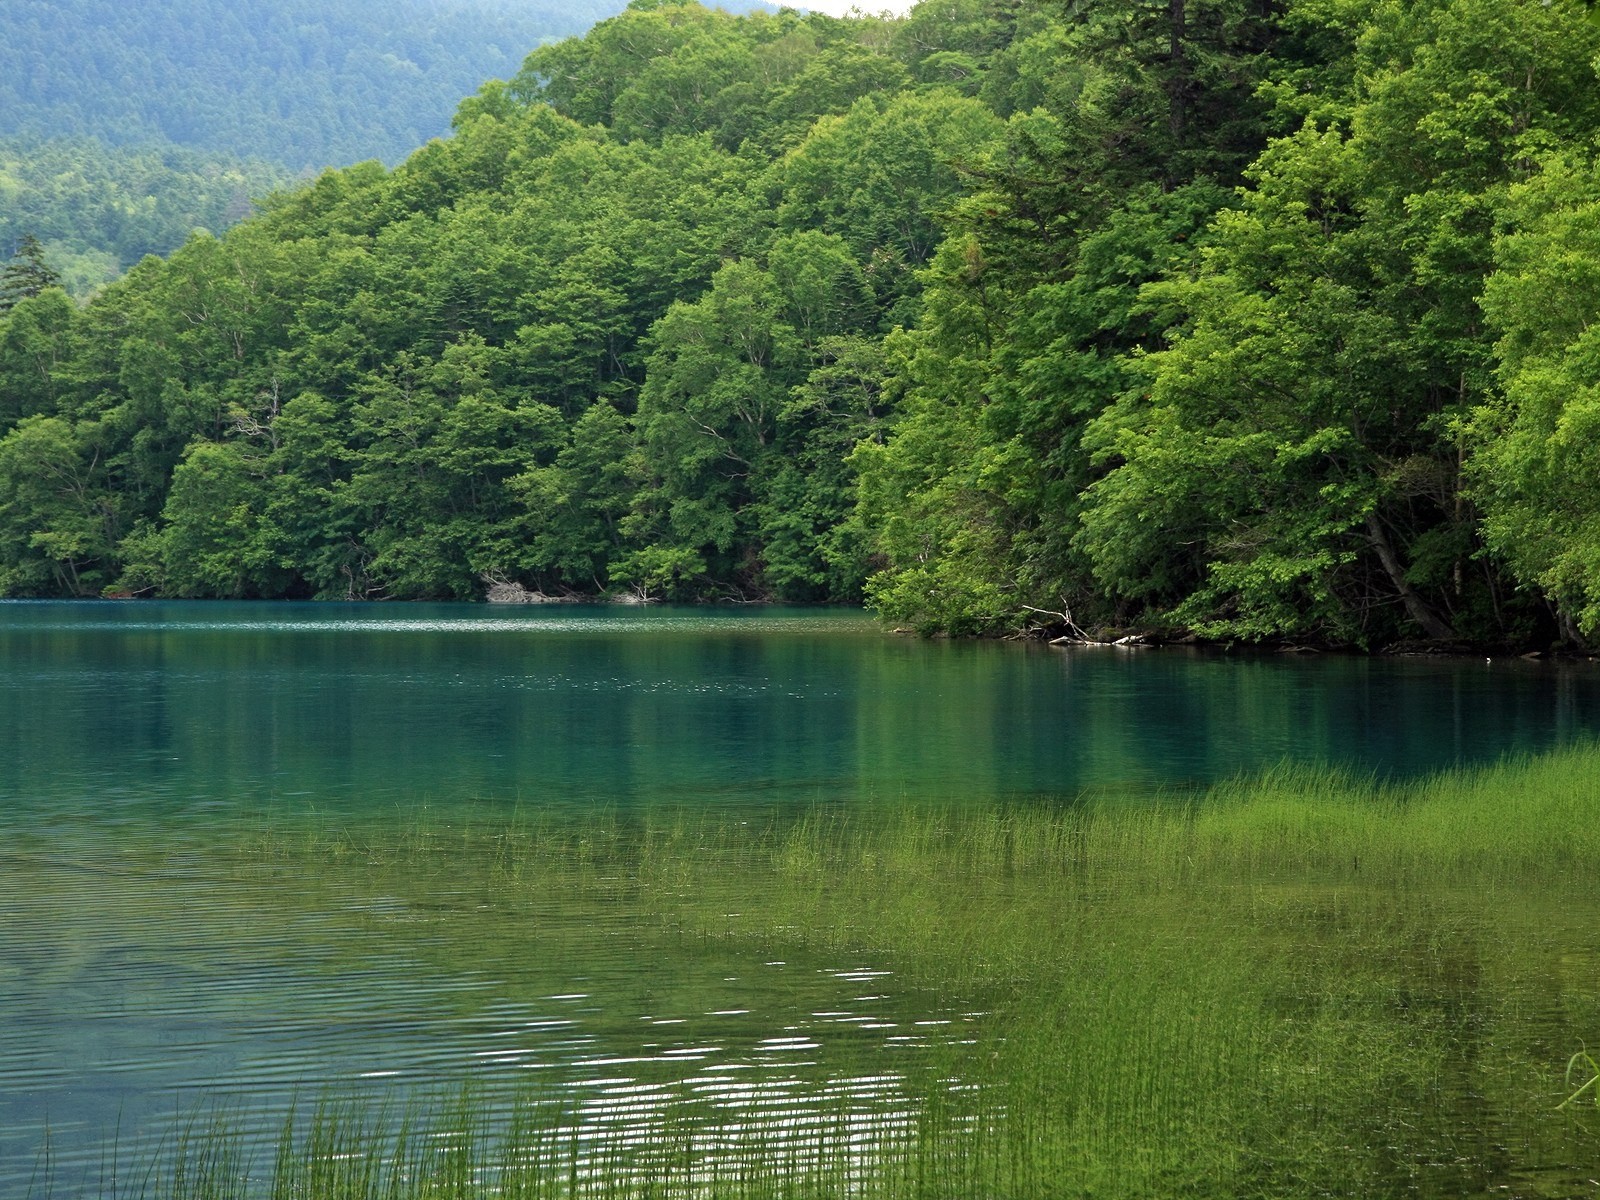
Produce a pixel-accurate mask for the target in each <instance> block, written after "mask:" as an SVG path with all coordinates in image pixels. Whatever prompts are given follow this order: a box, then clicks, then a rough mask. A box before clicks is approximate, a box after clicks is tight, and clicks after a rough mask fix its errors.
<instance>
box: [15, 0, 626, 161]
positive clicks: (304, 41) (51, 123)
mask: <svg viewBox="0 0 1600 1200" xmlns="http://www.w3.org/2000/svg"><path fill="white" fill-rule="evenodd" d="M620 7H621V4H620V3H616V2H615V0H559V2H554V3H552V2H550V0H529V2H527V3H521V2H517V0H147V2H145V3H140V4H128V3H126V2H125V0H6V2H5V4H4V5H0V136H7V135H17V134H25V135H30V136H32V137H36V138H40V137H42V138H56V137H76V138H83V137H89V138H94V139H96V140H99V141H102V142H105V143H107V144H108V145H113V146H125V145H161V144H169V143H170V144H174V145H178V146H183V147H186V148H189V149H193V150H201V151H205V152H208V153H212V154H228V155H237V156H241V157H251V158H257V159H263V160H267V161H271V162H274V163H281V164H283V165H284V166H286V167H288V168H289V169H290V170H291V171H304V170H316V169H319V168H321V167H324V166H330V165H340V164H345V163H350V162H356V161H359V160H362V159H367V158H380V159H383V160H384V161H386V162H390V163H393V162H397V161H399V160H400V159H401V158H403V157H404V156H405V155H406V154H408V153H410V152H411V151H412V150H414V149H415V148H416V147H417V146H419V145H421V144H422V143H423V142H425V141H427V140H428V139H429V138H431V137H435V136H437V135H439V134H442V133H444V132H446V131H447V130H448V128H449V121H450V116H451V114H452V113H453V112H454V110H455V106H456V104H457V102H458V101H459V100H460V99H461V97H463V96H466V95H469V94H471V93H472V92H474V91H476V90H477V88H478V86H479V85H480V84H481V83H482V82H483V81H484V80H485V79H488V78H491V77H499V76H505V75H509V74H512V73H514V72H515V71H516V70H517V68H518V67H519V66H520V65H521V63H522V60H523V58H524V57H525V56H526V55H527V53H528V52H529V51H530V50H532V49H534V48H535V47H536V46H537V45H539V44H540V43H541V42H544V41H549V40H552V39H555V38H560V37H565V36H567V35H569V34H576V33H581V32H583V31H584V30H585V29H587V28H588V27H589V26H590V25H592V24H593V23H594V22H595V21H597V20H599V19H601V18H602V17H605V16H608V15H610V14H611V13H612V12H614V11H616V10H617V9H619V8H620Z"/></svg>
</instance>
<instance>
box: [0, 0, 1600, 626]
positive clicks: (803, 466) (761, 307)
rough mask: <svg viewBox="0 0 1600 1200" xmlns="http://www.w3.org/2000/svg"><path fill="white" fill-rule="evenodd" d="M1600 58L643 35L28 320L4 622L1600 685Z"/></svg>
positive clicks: (6, 359)
mask: <svg viewBox="0 0 1600 1200" xmlns="http://www.w3.org/2000/svg"><path fill="white" fill-rule="evenodd" d="M1597 55H1600V26H1597V24H1596V23H1595V21H1594V20H1592V19H1591V14H1590V12H1589V9H1588V6H1587V4H1586V3H1584V0H1551V2H1550V3H1544V2H1543V0H1512V2H1511V3H1500V2H1491V0H1293V2H1288V0H1285V2H1278V0H1171V3H1169V4H1167V5H1164V6H1160V7H1152V6H1149V5H1144V4H1137V3H1134V2H1133V0H1093V2H1088V0H1085V2H1081V3H1073V4H1070V5H1067V6H1065V7H1061V6H1056V5H1046V4H1039V3H1035V2H1033V0H1018V2H1016V3H997V2H993V0H954V2H952V3H947V4H940V5H933V4H925V5H923V6H921V7H918V8H916V9H914V10H912V12H911V13H910V15H908V16H907V17H905V18H903V19H885V18H869V17H857V18H851V19H848V20H836V19H832V18H828V17H822V16H815V15H813V16H802V15H799V14H796V13H793V12H787V11H786V12H783V13H779V14H754V15H751V16H747V17H741V18H736V17H732V16H729V15H727V14H725V13H719V12H710V11H707V10H704V9H701V8H699V7H696V6H687V5H679V4H672V3H660V2H658V0H636V3H635V4H634V5H633V6H632V7H631V8H630V9H629V10H628V11H627V12H625V13H624V14H622V15H621V16H619V17H617V18H614V19H612V20H610V21H606V22H602V23H601V24H600V25H598V26H597V27H596V28H595V29H594V30H593V31H592V32H591V33H590V34H588V35H587V36H586V37H584V38H582V39H581V40H570V41H566V42H562V43H557V44H552V45H548V46H546V47H544V48H542V49H540V50H538V51H536V52H535V53H534V54H533V55H532V56H530V58H529V59H528V61H527V63H526V64H525V66H524V67H523V68H522V70H521V71H519V72H518V73H516V74H515V75H513V76H512V77H511V78H510V79H509V80H507V81H504V82H492V83H490V84H487V85H485V86H484V87H483V88H482V89H481V90H480V91H479V92H478V93H477V94H476V95H474V96H472V97H471V98H469V99H468V100H466V101H465V102H463V104H462V105H461V107H460V109H459V111H458V113H457V115H456V119H455V132H454V134H453V136H452V137H450V138H449V139H447V140H442V141H435V142H431V143H429V144H428V145H427V146H425V147H424V148H422V149H421V150H419V151H417V152H416V153H415V154H413V155H412V156H411V157H410V158H409V159H408V160H407V161H406V162H405V163H403V164H402V165H401V166H399V167H398V168H396V169H394V170H393V171H386V170H384V169H382V168H380V167H378V166H376V165H375V164H368V165H366V166H361V167H355V168H350V169H347V170H345V171H341V172H337V173H332V174H329V175H326V176H324V177H323V178H321V179H320V180H318V181H317V182H316V183H314V184H312V185H310V186H309V187H307V188H305V189H303V190H301V191H299V192H296V193H292V194H290V195H288V196H285V197H283V198H281V199H280V200H278V201H276V202H275V203H274V205H273V206H272V208H271V210H270V211H268V212H265V213H263V214H262V215H261V216H259V217H258V218H257V219H255V220H253V221H250V222H247V223H246V224H245V225H243V226H242V227H240V228H238V229H236V230H234V231H233V232H231V233H229V234H228V235H227V236H226V237H224V238H222V239H220V240H217V239H213V238H208V237H198V238H196V239H195V240H194V241H192V242H191V243H190V244H189V245H187V246H186V247H184V248H183V249H182V250H181V251H179V252H178V253H176V254H175V255H173V257H172V258H171V259H170V260H169V261H167V262H165V263H148V264H145V265H144V266H141V267H140V268H139V269H137V270H136V271H134V272H133V273H132V274H131V275H130V276H129V277H128V278H127V279H126V280H125V281H123V282H122V283H120V284H118V285H117V286H116V287H114V288H112V289H109V290H108V292H107V294H106V295H105V296H103V297H102V298H100V299H99V300H98V301H97V302H96V303H95V304H94V305H92V306H90V307H89V308H88V309H87V310H84V311H81V312H80V311H76V310H74V309H73V307H72V306H71V305H70V304H69V303H67V302H66V301H65V299H64V298H62V297H60V296H50V295H45V296H40V297H38V298H36V299H35V300H32V301H30V302H29V303H27V304H22V305H19V306H18V307H17V310H16V312H15V313H14V314H13V316H12V317H11V319H10V322H9V323H8V324H7V325H5V326H4V327H0V425H3V427H4V428H5V429H7V430H9V432H8V433H7V434H6V436H5V440H4V441H3V442H0V495H4V496H7V497H9V498H8V499H7V500H5V501H4V502H0V589H3V590H4V591H5V592H7V593H9V594H93V593H95V592H98V591H100V590H102V589H106V588H112V589H120V590H126V591H134V592H143V591H156V592H159V593H161V594H166V595H192V596H276V595H316V596H372V597H377V596H390V597H424V596H432V597H467V596H471V595H476V594H478V593H479V591H480V590H481V587H482V581H483V580H484V579H485V578H489V579H506V580H514V581H518V582H521V583H524V584H525V585H527V586H529V587H532V588H536V589H541V590H544V591H548V592H561V591H575V592H584V593H596V592H604V591H618V590H623V589H626V590H630V591H633V592H635V593H637V594H640V595H648V596H669V597H677V598H685V599H687V598H702V599H703V598H710V597H717V596H723V597H740V598H756V597H782V598H787V599H801V600H821V599H829V600H853V599H856V598H859V597H860V596H862V595H863V594H864V595H865V596H866V597H867V598H868V599H869V601H870V602H871V603H873V604H874V605H875V606H876V607H878V608H879V610H880V611H882V612H883V613H884V614H885V615H886V616H887V617H889V618H890V619H892V620H895V621H898V622H903V623H906V624H910V625H913V626H914V627H916V628H918V629H921V630H924V631H928V632H932V631H945V632H954V633H970V632H980V633H997V632H1004V631H1009V630H1014V629H1017V628H1020V627H1024V626H1027V625H1028V624H1029V623H1030V622H1032V623H1037V622H1038V621H1039V616H1038V613H1039V612H1040V611H1044V612H1045V613H1055V614H1057V616H1056V617H1054V618H1051V620H1054V621H1055V622H1056V623H1057V624H1058V625H1062V626H1068V627H1072V626H1074V625H1075V624H1076V625H1085V624H1089V625H1092V624H1096V623H1099V624H1103V625H1120V626H1124V627H1126V626H1129V625H1142V626H1145V627H1155V628H1169V629H1188V630H1194V631H1197V632H1199V633H1201V634H1204V635H1207V636H1212V637H1219V638H1243V639H1251V640H1257V639H1291V640H1301V641H1317V642H1322V643H1332V644H1343V645H1362V646H1371V645H1380V644H1386V643H1392V642H1394V641H1397V640H1404V639H1408V638H1418V637H1421V638H1426V639H1429V640H1432V641H1435V642H1456V643H1466V642H1476V643H1509V642H1523V643H1526V642H1528V641H1530V640H1532V639H1535V638H1542V639H1545V640H1549V639H1551V638H1553V637H1563V638H1568V639H1581V638H1583V637H1585V636H1588V635H1590V634H1592V633H1593V631H1594V630H1595V629H1596V628H1600V550H1597V548H1596V547H1597V546H1600V542H1597V541H1596V540H1595V534H1594V530H1595V529H1597V528H1600V523H1597V522H1596V521H1595V520H1594V517H1595V515H1596V508H1597V506H1600V497H1596V496H1591V495H1590V492H1591V491H1593V489H1592V488H1590V487H1589V485H1588V484H1587V483H1586V482H1585V481H1586V480H1590V479H1592V478H1593V477H1594V475H1595V472H1594V471H1593V470H1590V469H1588V466H1589V465H1590V464H1589V463H1588V459H1589V456H1591V455H1592V451H1591V450H1590V446H1591V445H1592V443H1593V442H1594V439H1593V438H1591V437H1589V436H1587V430H1588V425H1587V424H1586V421H1587V418H1586V416H1585V415H1584V414H1585V413H1586V412H1587V411H1588V410H1587V408H1586V407H1585V405H1586V404H1587V401H1586V400H1585V399H1584V397H1585V396H1586V395H1587V394H1588V392H1589V391H1592V390H1593V388H1594V386H1595V378H1596V377H1595V368H1594V364H1593V363H1591V362H1590V361H1589V360H1590V358H1592V355H1590V354H1589V352H1588V350H1587V349H1586V347H1587V345H1588V341H1587V338H1588V335H1587V332H1586V331H1587V329H1588V326H1589V324H1590V315H1589V312H1588V309H1589V308H1590V307H1593V303H1600V290H1597V289H1596V288H1595V287H1594V286H1593V279H1594V278H1600V259H1596V261H1593V262H1591V261H1590V259H1594V258H1595V257H1596V256H1595V255H1594V254H1590V253H1589V250H1588V249H1586V248H1585V247H1586V246H1588V243H1589V242H1590V241H1592V240H1594V239H1593V236H1592V230H1593V224H1594V221H1595V214H1596V211H1597V207H1596V205H1597V196H1600V193H1596V191H1595V189H1594V187H1593V186H1592V180H1591V177H1592V176H1593V174H1594V169H1593V168H1594V162H1593V148H1592V145H1593V141H1594V137H1595V134H1596V132H1597V130H1600V100H1597V97H1600V90H1597V89H1596V87H1595V86H1594V85H1595V82H1596V80H1595V66H1594V63H1595V60H1596V56H1597ZM1553 294H1554V295H1558V296H1560V298H1561V302H1560V303H1558V304H1552V303H1550V302H1549V297H1551V296H1552V295H1553ZM1591 302H1593V303H1591ZM1586 306H1587V307H1586Z"/></svg>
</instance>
